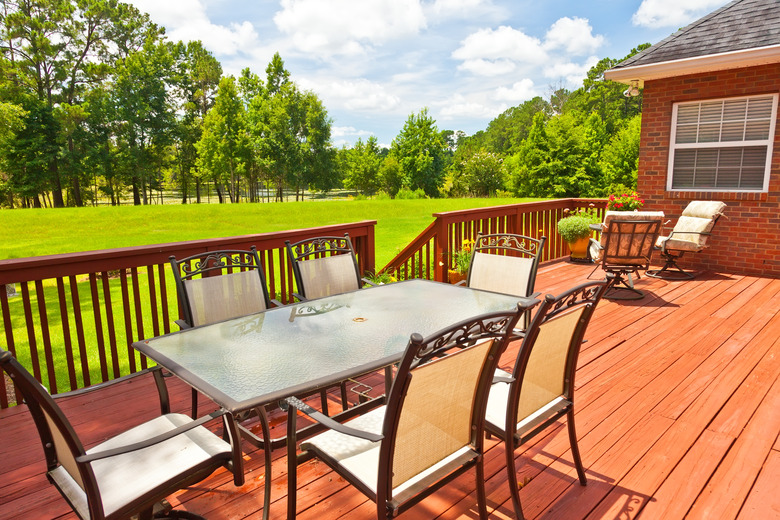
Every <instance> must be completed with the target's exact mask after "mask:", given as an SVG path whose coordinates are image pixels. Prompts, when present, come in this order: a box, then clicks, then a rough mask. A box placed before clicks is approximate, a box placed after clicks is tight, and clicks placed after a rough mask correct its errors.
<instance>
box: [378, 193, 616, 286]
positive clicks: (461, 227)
mask: <svg viewBox="0 0 780 520" xmlns="http://www.w3.org/2000/svg"><path fill="white" fill-rule="evenodd" d="M591 204H592V205H593V207H594V209H595V211H596V213H597V214H598V215H599V216H600V217H603V214H604V208H605V206H606V200H604V199H556V200H547V201H540V202H526V203H521V204H511V205H506V206H494V207H489V208H480V209H468V210H460V211H448V212H446V213H434V215H433V216H434V217H435V220H434V222H432V223H431V225H430V226H428V227H427V228H426V229H425V231H423V232H422V233H420V235H419V236H418V237H417V238H415V239H414V240H413V241H412V242H411V243H410V244H409V245H408V246H406V247H405V248H404V249H403V251H401V252H400V253H399V254H398V255H397V256H396V257H395V258H393V259H392V260H391V261H390V262H388V264H387V265H386V266H385V267H383V268H382V269H381V270H380V271H381V272H385V273H388V274H391V275H393V276H395V277H397V278H399V279H406V278H427V279H431V280H438V281H446V280H447V269H450V268H452V267H453V254H452V253H453V252H454V251H456V250H458V249H459V248H460V247H461V244H462V243H463V240H465V239H474V238H476V236H477V234H478V233H482V234H489V233H516V234H519V235H526V236H530V237H533V238H540V237H542V236H546V237H547V242H546V243H545V249H544V252H543V255H542V261H543V262H544V261H548V260H554V259H557V258H562V257H565V256H568V255H569V251H568V248H567V246H566V243H565V242H564V241H563V240H562V239H561V237H560V236H559V235H558V233H557V232H556V224H557V222H558V220H560V219H561V218H563V217H564V216H565V215H566V212H565V211H564V210H574V209H577V208H588V207H589V206H590V205H591Z"/></svg>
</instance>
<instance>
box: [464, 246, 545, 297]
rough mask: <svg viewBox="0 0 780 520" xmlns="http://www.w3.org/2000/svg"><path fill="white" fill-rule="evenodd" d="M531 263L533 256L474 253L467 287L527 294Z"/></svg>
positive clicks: (517, 294)
mask: <svg viewBox="0 0 780 520" xmlns="http://www.w3.org/2000/svg"><path fill="white" fill-rule="evenodd" d="M533 265H534V260H533V258H523V257H518V256H506V255H495V254H489V253H474V262H473V263H472V264H471V273H470V275H471V276H470V278H469V287H472V288H474V289H482V290H484V291H493V292H500V293H505V294H513V295H515V296H528V294H527V293H528V281H529V277H530V276H531V268H532V267H533Z"/></svg>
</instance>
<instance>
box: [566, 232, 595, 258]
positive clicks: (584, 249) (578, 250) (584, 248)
mask: <svg viewBox="0 0 780 520" xmlns="http://www.w3.org/2000/svg"><path fill="white" fill-rule="evenodd" d="M589 244H590V238H588V237H585V238H579V239H577V240H576V241H575V242H568V245H569V250H570V251H571V259H572V260H573V261H575V262H587V261H588V245H589Z"/></svg>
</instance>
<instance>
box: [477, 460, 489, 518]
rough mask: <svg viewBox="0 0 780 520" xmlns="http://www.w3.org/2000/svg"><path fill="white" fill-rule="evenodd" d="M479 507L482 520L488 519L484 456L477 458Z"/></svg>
mask: <svg viewBox="0 0 780 520" xmlns="http://www.w3.org/2000/svg"><path fill="white" fill-rule="evenodd" d="M477 508H478V509H479V518H480V520H487V518H488V513H487V493H486V492H485V465H484V457H479V460H477Z"/></svg>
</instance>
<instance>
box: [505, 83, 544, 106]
mask: <svg viewBox="0 0 780 520" xmlns="http://www.w3.org/2000/svg"><path fill="white" fill-rule="evenodd" d="M537 95H538V92H537V91H536V88H535V87H534V82H533V81H532V80H530V79H529V78H523V79H521V80H520V81H518V82H516V83H515V84H514V85H512V86H511V87H509V88H507V87H499V88H498V89H497V90H496V99H500V100H502V101H511V102H514V103H520V102H522V101H526V100H528V99H531V98H533V97H534V96H537Z"/></svg>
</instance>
